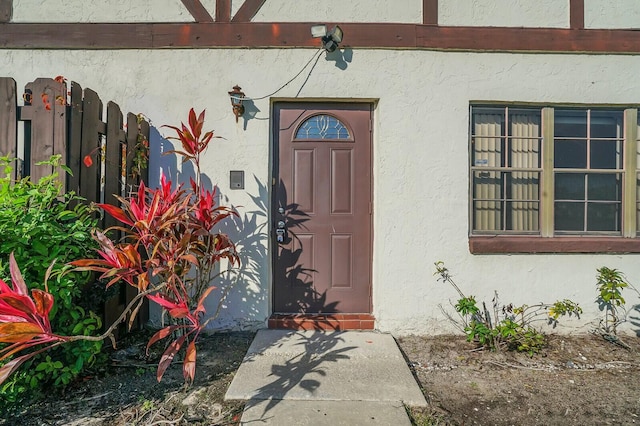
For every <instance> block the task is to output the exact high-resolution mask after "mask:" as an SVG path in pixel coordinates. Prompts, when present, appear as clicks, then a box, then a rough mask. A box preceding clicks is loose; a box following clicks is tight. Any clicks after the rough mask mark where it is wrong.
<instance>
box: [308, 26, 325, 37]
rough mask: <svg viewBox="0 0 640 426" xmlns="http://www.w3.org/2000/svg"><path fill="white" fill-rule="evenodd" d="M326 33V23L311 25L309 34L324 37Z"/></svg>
mask: <svg viewBox="0 0 640 426" xmlns="http://www.w3.org/2000/svg"><path fill="white" fill-rule="evenodd" d="M326 35H327V26H326V25H312V26H311V36H312V37H324V36H326Z"/></svg>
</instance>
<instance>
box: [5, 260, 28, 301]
mask: <svg viewBox="0 0 640 426" xmlns="http://www.w3.org/2000/svg"><path fill="white" fill-rule="evenodd" d="M9 270H10V271H11V282H12V284H13V289H14V291H15V292H16V293H18V294H23V295H26V294H27V284H25V282H24V278H22V274H21V273H20V269H19V268H18V264H17V263H16V258H15V257H14V256H13V252H12V253H11V254H10V255H9Z"/></svg>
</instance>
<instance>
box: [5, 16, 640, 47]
mask: <svg viewBox="0 0 640 426" xmlns="http://www.w3.org/2000/svg"><path fill="white" fill-rule="evenodd" d="M310 25H311V24H310V23H305V22H303V23H299V22H297V23H292V22H284V23H275V22H236V23H230V22H212V23H176V24H156V23H137V24H130V23H121V24H108V23H41V24H32V23H0V48H5V49H157V48H216V47H220V48H222V47H237V48H252V47H259V48H269V47H274V48H282V47H309V48H316V47H318V46H319V40H318V39H313V38H311V33H310V32H309V27H310ZM327 25H329V26H330V25H332V23H327ZM340 26H341V27H342V29H343V30H344V42H343V44H342V46H344V47H352V48H383V49H429V50H463V51H509V52H553V53H555V52H569V53H572V52H583V53H622V54H638V53H640V31H637V30H595V29H594V30H584V29H583V30H571V29H556V28H500V27H489V28H481V27H442V26H433V25H416V24H393V23H378V24H367V23H346V24H342V23H341V24H340Z"/></svg>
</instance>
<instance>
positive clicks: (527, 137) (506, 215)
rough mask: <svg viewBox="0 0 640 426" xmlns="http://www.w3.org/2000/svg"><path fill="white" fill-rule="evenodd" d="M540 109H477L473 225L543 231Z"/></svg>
mask: <svg viewBox="0 0 640 426" xmlns="http://www.w3.org/2000/svg"><path fill="white" fill-rule="evenodd" d="M540 121H541V119H540V111H539V110H537V111H536V110H526V109H513V110H511V111H510V110H509V108H491V107H488V108H479V107H475V108H473V109H472V136H471V137H472V152H471V156H472V167H471V168H472V174H473V188H472V191H473V207H472V209H473V219H472V221H473V229H474V231H480V232H482V231H487V232H495V231H517V232H532V233H535V232H538V231H539V228H540V225H539V224H540V217H539V210H540V167H541V153H540V147H541V126H540Z"/></svg>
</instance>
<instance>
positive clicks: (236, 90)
mask: <svg viewBox="0 0 640 426" xmlns="http://www.w3.org/2000/svg"><path fill="white" fill-rule="evenodd" d="M229 97H230V98H231V106H232V107H233V114H234V115H235V116H236V123H237V122H238V117H240V116H241V115H242V114H244V105H242V102H243V101H244V92H242V88H241V87H240V86H238V85H235V86H233V90H232V91H231V92H229Z"/></svg>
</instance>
